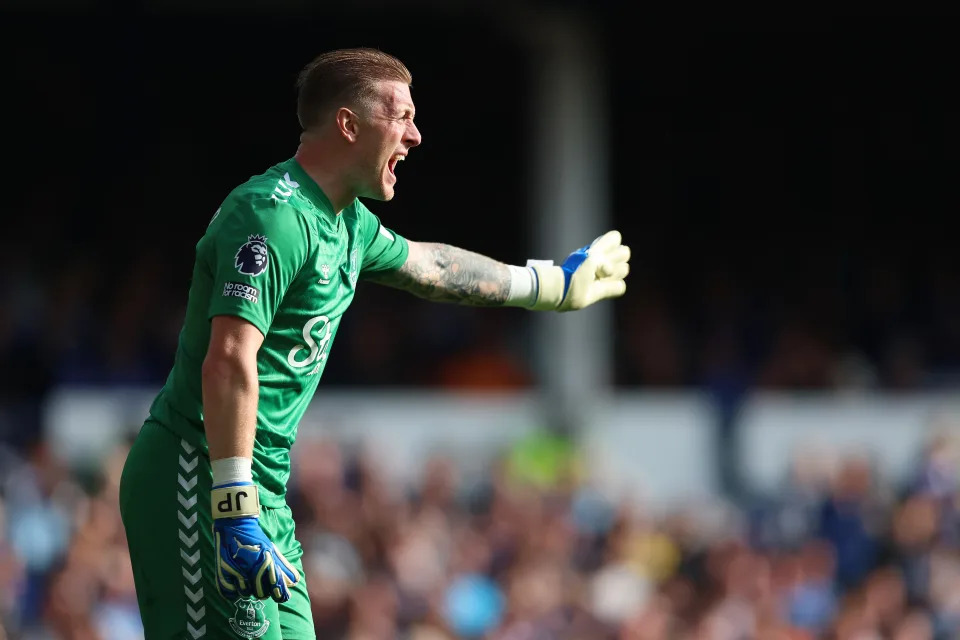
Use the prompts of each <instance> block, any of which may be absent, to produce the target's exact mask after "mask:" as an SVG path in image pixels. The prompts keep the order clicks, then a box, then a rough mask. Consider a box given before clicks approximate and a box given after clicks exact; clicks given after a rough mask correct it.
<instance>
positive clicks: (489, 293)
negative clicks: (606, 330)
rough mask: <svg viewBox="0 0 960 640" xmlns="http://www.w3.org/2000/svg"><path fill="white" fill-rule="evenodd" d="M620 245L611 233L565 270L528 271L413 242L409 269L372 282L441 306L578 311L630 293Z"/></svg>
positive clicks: (538, 265) (541, 266)
mask: <svg viewBox="0 0 960 640" xmlns="http://www.w3.org/2000/svg"><path fill="white" fill-rule="evenodd" d="M620 240H621V238H620V233H619V232H617V231H610V232H607V233H605V234H604V235H602V236H600V237H599V238H597V239H596V240H594V241H593V242H592V243H590V244H589V245H587V246H585V247H582V248H580V249H578V250H576V251H574V252H573V253H571V254H570V255H569V256H567V259H566V260H565V261H564V262H563V264H562V265H560V266H553V263H552V262H544V261H531V265H530V266H526V267H518V266H514V265H508V264H504V263H502V262H499V261H497V260H494V259H493V258H489V257H487V256H483V255H480V254H478V253H474V252H472V251H467V250H466V249H459V248H457V247H452V246H450V245H446V244H436V243H426V242H409V243H408V244H409V253H408V255H407V259H406V261H405V262H404V264H403V266H401V267H400V268H399V269H396V270H394V271H384V272H379V273H373V274H371V275H370V276H368V279H370V280H372V281H374V282H379V283H380V284H384V285H387V286H391V287H394V288H397V289H403V290H405V291H409V292H410V293H412V294H414V295H417V296H419V297H421V298H425V299H427V300H433V301H436V302H453V303H459V304H465V305H470V306H475V307H499V306H515V307H524V308H527V309H533V310H537V311H572V310H575V309H582V308H583V307H586V306H589V305H591V304H593V303H594V302H597V301H598V300H603V299H605V298H616V297H619V296H622V295H623V294H624V292H625V291H626V283H625V282H624V278H625V277H626V276H627V273H628V272H629V270H630V267H629V260H630V249H629V247H627V246H624V245H623V244H622V243H621V241H620Z"/></svg>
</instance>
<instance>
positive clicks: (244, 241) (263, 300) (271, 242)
mask: <svg viewBox="0 0 960 640" xmlns="http://www.w3.org/2000/svg"><path fill="white" fill-rule="evenodd" d="M207 235H208V238H206V239H207V240H208V241H209V243H208V246H207V258H208V261H209V265H210V269H211V272H212V277H213V288H212V290H211V292H210V306H209V309H208V318H211V319H212V318H213V317H214V316H219V315H233V316H239V317H241V318H243V319H245V320H247V321H248V322H250V323H252V324H253V325H254V326H255V327H257V329H259V330H260V332H261V333H262V334H263V335H264V336H266V335H267V332H268V331H269V330H270V325H271V324H272V323H273V316H274V314H276V312H277V309H278V308H279V307H280V303H281V301H282V300H283V296H284V294H285V293H286V291H287V289H288V288H289V287H290V284H291V283H292V282H293V280H294V278H296V275H297V273H299V271H300V268H301V267H302V266H303V264H304V262H305V261H306V258H307V255H308V253H309V243H310V235H309V228H308V226H307V224H306V221H305V220H304V218H303V216H302V215H301V214H300V212H298V211H296V210H295V209H293V208H291V207H288V206H284V205H282V204H278V203H276V202H275V201H267V202H266V203H264V204H263V205H262V206H257V203H256V202H250V201H243V202H238V203H235V204H233V205H232V207H231V208H230V209H227V208H226V206H225V208H224V210H223V211H221V212H220V215H219V216H218V219H217V220H215V221H214V223H212V224H211V226H210V229H209V230H208V231H207Z"/></svg>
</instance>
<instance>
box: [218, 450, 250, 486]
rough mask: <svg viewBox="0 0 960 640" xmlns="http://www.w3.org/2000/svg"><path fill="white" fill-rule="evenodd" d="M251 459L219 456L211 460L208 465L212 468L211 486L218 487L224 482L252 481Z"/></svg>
mask: <svg viewBox="0 0 960 640" xmlns="http://www.w3.org/2000/svg"><path fill="white" fill-rule="evenodd" d="M252 465H253V460H251V459H250V458H240V457H237V458H220V459H219V460H211V461H210V467H211V468H212V469H213V486H215V487H218V486H220V485H224V484H234V483H237V482H253V471H252V470H251V467H252Z"/></svg>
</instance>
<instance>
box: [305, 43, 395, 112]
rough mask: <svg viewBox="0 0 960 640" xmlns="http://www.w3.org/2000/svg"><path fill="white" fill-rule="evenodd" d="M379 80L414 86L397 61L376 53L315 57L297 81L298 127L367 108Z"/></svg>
mask: <svg viewBox="0 0 960 640" xmlns="http://www.w3.org/2000/svg"><path fill="white" fill-rule="evenodd" d="M381 80H391V81H396V82H403V83H405V84H407V85H408V86H409V85H410V84H412V83H413V78H412V76H411V75H410V71H409V70H408V69H407V67H406V66H405V65H404V64H403V63H402V62H400V60H398V59H397V58H395V57H393V56H391V55H390V54H388V53H384V52H383V51H380V50H378V49H370V48H357V49H337V50H335V51H330V52H327V53H324V54H323V55H320V56H318V57H317V58H315V59H314V60H313V61H311V62H310V63H309V64H308V65H307V66H305V67H304V68H303V70H302V71H301V72H300V75H299V76H298V77H297V90H298V95H297V119H298V120H299V121H300V126H301V127H302V128H303V129H304V130H307V129H310V128H311V127H313V126H314V125H316V124H317V123H318V122H320V121H321V120H322V119H323V117H324V116H325V115H326V114H327V113H329V112H331V111H333V110H334V109H339V108H340V107H342V106H347V107H357V106H362V107H369V106H370V102H371V100H372V99H373V97H374V96H375V95H376V83H377V82H379V81H381Z"/></svg>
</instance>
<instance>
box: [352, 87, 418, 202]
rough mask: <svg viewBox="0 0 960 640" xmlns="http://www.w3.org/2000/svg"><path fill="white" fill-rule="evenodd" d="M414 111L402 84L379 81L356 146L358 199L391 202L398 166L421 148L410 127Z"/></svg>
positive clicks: (414, 128)
mask: <svg viewBox="0 0 960 640" xmlns="http://www.w3.org/2000/svg"><path fill="white" fill-rule="evenodd" d="M414 113H415V109H414V106H413V98H412V97H410V87H408V86H407V85H406V84H404V83H402V82H393V81H382V82H380V83H379V88H378V91H377V98H376V99H375V100H374V101H373V106H372V108H371V110H370V112H369V113H366V114H364V116H363V117H362V122H363V125H362V128H361V129H360V135H359V136H358V138H357V142H358V143H359V144H360V147H359V149H358V151H359V155H360V165H361V166H360V167H359V170H360V173H359V175H358V176H357V181H358V183H359V185H358V186H359V189H358V190H359V195H360V196H361V197H368V198H375V199H377V200H391V199H392V198H393V187H394V185H395V184H396V183H397V175H396V173H395V171H396V167H397V164H398V163H399V162H400V161H401V160H403V158H405V157H406V156H407V153H408V152H409V151H410V149H412V148H413V147H415V146H417V145H418V144H420V131H418V130H417V125H415V124H414V123H413V117H414Z"/></svg>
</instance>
